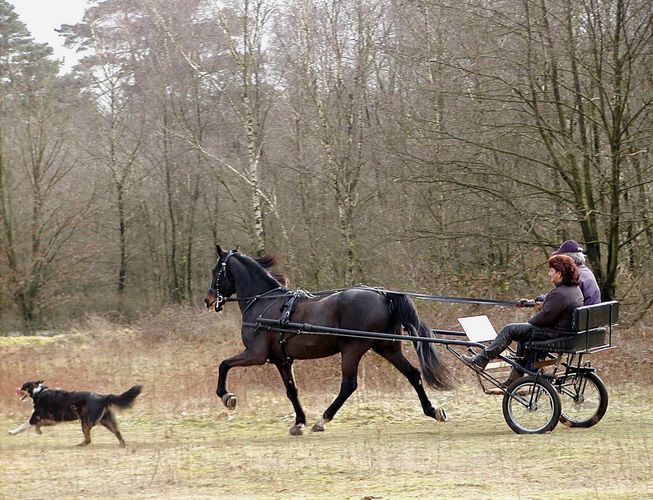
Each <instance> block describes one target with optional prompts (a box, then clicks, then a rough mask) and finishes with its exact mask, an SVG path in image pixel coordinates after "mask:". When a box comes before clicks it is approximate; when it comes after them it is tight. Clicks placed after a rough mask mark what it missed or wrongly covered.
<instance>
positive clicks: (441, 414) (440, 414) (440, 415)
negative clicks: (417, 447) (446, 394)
mask: <svg viewBox="0 0 653 500" xmlns="http://www.w3.org/2000/svg"><path fill="white" fill-rule="evenodd" d="M435 419H436V420H439V421H440V422H446V421H447V420H449V418H448V417H447V413H446V412H445V411H444V408H436V409H435Z"/></svg>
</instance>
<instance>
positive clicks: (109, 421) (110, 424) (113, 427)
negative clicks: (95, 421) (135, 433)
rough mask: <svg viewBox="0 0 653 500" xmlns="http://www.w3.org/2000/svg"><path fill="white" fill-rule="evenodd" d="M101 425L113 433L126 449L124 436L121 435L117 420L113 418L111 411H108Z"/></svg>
mask: <svg viewBox="0 0 653 500" xmlns="http://www.w3.org/2000/svg"><path fill="white" fill-rule="evenodd" d="M100 423H101V424H102V425H103V426H105V427H106V428H107V429H109V430H110V431H111V432H113V434H114V435H115V436H116V437H117V438H118V441H119V442H120V447H121V448H124V447H125V440H124V439H123V438H122V434H120V431H119V430H118V423H117V422H116V418H115V417H114V416H113V413H111V410H109V409H107V412H106V413H105V414H104V416H103V417H102V420H100Z"/></svg>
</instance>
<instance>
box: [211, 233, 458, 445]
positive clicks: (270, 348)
mask: <svg viewBox="0 0 653 500" xmlns="http://www.w3.org/2000/svg"><path fill="white" fill-rule="evenodd" d="M217 254H218V261H217V263H216V266H215V268H214V269H213V277H212V281H211V287H210V289H209V293H208V295H207V297H206V299H205V301H204V302H205V305H206V307H207V308H211V307H214V308H215V309H216V310H219V308H221V306H222V304H224V299H225V298H226V297H231V296H232V295H234V294H235V295H236V297H237V299H238V302H239V306H240V309H241V313H242V319H243V327H242V331H241V336H242V340H243V343H244V344H245V350H244V351H243V352H241V353H240V354H237V355H236V356H233V357H231V358H228V359H226V360H224V361H223V362H222V363H220V367H219V370H218V386H217V390H216V393H217V395H218V397H220V398H221V399H222V401H223V403H224V404H225V405H226V406H227V407H228V408H234V407H235V405H236V398H235V396H234V395H233V394H230V393H229V392H228V391H227V388H226V379H227V373H228V372H229V370H230V369H231V368H233V367H235V366H251V365H262V364H263V363H265V362H266V361H270V362H271V363H273V364H275V366H276V367H277V369H278V370H279V373H280V374H281V378H282V379H283V381H284V384H285V386H286V394H287V396H288V398H289V399H290V401H291V402H292V405H293V408H294V410H295V415H296V418H295V425H294V426H293V427H292V428H291V429H290V432H291V433H292V434H301V429H302V427H303V426H304V425H305V423H306V416H305V414H304V410H303V409H302V407H301V404H300V402H299V399H298V397H297V387H296V385H295V379H294V375H293V371H292V361H293V360H295V359H315V358H322V357H327V356H332V355H334V354H337V353H340V354H341V357H342V382H341V386H340V393H339V394H338V396H337V397H336V398H335V400H334V401H333V403H332V404H331V405H330V406H329V407H328V408H327V409H326V410H325V412H324V413H323V415H322V418H321V419H320V421H318V423H317V424H316V425H315V426H313V430H324V424H325V423H326V422H329V421H330V420H332V419H333V417H334V416H335V414H336V412H337V411H338V410H339V409H340V407H341V406H342V405H343V404H344V402H345V401H346V400H347V398H348V397H349V396H350V395H351V394H352V393H353V392H354V391H355V390H356V387H357V377H358V364H359V362H360V360H361V358H362V356H363V355H364V354H365V353H366V352H367V351H369V350H370V349H372V350H373V351H374V352H376V353H377V354H379V355H381V356H382V357H384V358H385V359H386V360H388V361H389V362H390V363H391V364H392V365H393V366H394V367H395V368H397V369H398V370H399V371H400V372H401V373H402V374H404V376H405V377H406V378H407V379H408V380H409V382H410V383H411V385H412V386H413V388H414V389H415V391H416V392H417V395H418V397H419V400H420V402H421V404H422V409H423V411H424V413H425V414H426V415H427V416H430V417H433V418H436V419H438V420H445V419H446V416H445V414H444V412H443V411H442V410H441V409H435V408H433V406H432V405H431V402H430V401H429V398H428V396H427V394H426V392H425V390H424V387H423V386H422V377H421V375H423V376H424V380H425V381H426V383H427V384H428V385H429V386H431V387H433V388H437V389H447V388H449V387H450V385H451V382H450V378H449V374H448V372H447V370H446V367H445V366H444V365H443V364H442V362H441V361H440V359H439V357H438V353H437V351H436V349H435V348H434V346H433V345H432V344H431V343H429V342H419V341H416V342H415V349H416V350H417V354H418V358H419V362H420V367H421V375H420V370H418V369H417V368H415V367H414V366H413V365H412V364H411V363H410V362H409V361H408V360H407V359H406V357H405V355H404V353H403V351H402V346H401V342H395V341H390V340H376V339H369V338H367V339H366V338H351V337H343V336H322V335H313V334H304V333H302V334H299V335H295V336H292V337H291V338H288V339H287V342H285V345H284V346H283V347H282V344H281V342H280V340H281V335H280V333H279V332H275V331H267V330H264V329H261V328H257V327H255V326H251V325H253V324H256V319H257V318H259V317H264V318H269V319H279V318H280V317H281V314H282V309H283V307H282V306H283V304H284V303H285V302H286V301H287V300H288V298H289V296H290V295H291V294H292V292H291V291H290V290H288V289H286V288H284V287H283V286H282V282H280V281H279V280H278V279H277V278H276V277H274V276H272V275H271V274H270V273H269V272H268V271H267V270H266V268H267V267H271V266H272V265H273V264H274V260H273V259H272V258H270V257H263V258H260V259H252V258H250V257H248V256H246V255H243V254H241V253H239V252H237V251H231V252H224V251H222V249H221V248H220V246H217ZM292 321H293V322H295V323H307V324H312V325H319V326H326V327H331V328H341V329H350V330H360V331H362V332H364V331H368V332H383V333H392V334H400V333H401V331H402V329H404V330H406V331H407V332H408V333H409V334H410V335H412V336H420V337H431V336H432V333H431V330H430V329H429V328H428V327H427V326H426V325H425V324H424V323H423V322H422V321H420V319H419V317H418V315H417V311H416V310H415V307H414V306H413V304H412V302H411V301H410V300H409V299H408V297H406V296H405V295H403V294H397V293H389V292H383V291H380V290H377V289H372V288H366V287H354V288H349V289H346V290H343V291H340V292H338V293H334V294H331V295H328V296H326V297H321V298H320V297H307V298H304V299H302V300H301V301H299V302H297V303H296V304H295V310H294V312H293V313H292Z"/></svg>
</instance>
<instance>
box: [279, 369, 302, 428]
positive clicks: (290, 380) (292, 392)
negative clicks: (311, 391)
mask: <svg viewBox="0 0 653 500" xmlns="http://www.w3.org/2000/svg"><path fill="white" fill-rule="evenodd" d="M276 366H277V369H278V370H279V374H280V375H281V379H282V380H283V383H284V385H285V386H286V396H288V399H290V402H291V403H292V407H293V410H295V425H293V426H292V427H291V428H290V434H291V435H293V436H301V435H302V434H303V431H302V429H303V428H304V426H305V425H306V415H305V414H304V409H303V408H302V405H301V403H300V402H299V397H298V395H297V394H298V393H297V385H296V383H295V374H294V373H293V365H292V361H287V362H285V363H277V365H276Z"/></svg>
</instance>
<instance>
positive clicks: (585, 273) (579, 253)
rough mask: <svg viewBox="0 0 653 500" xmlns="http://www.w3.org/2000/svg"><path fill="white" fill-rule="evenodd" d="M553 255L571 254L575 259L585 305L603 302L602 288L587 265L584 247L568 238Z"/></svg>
mask: <svg viewBox="0 0 653 500" xmlns="http://www.w3.org/2000/svg"><path fill="white" fill-rule="evenodd" d="M553 255H569V257H571V258H572V259H574V262H575V263H576V266H577V267H578V272H579V273H580V282H579V285H578V286H579V287H580V291H581V292H583V305H584V306H589V305H592V304H598V303H599V302H601V290H600V289H599V285H598V283H597V282H596V277H595V276H594V273H593V272H592V271H591V269H590V268H589V267H587V266H586V265H585V262H586V259H585V254H584V253H583V247H581V246H580V245H579V244H578V243H577V242H576V241H574V240H567V241H565V242H564V243H563V244H562V245H560V248H558V249H557V250H556V251H555V252H553Z"/></svg>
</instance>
